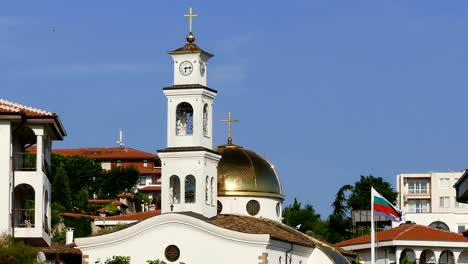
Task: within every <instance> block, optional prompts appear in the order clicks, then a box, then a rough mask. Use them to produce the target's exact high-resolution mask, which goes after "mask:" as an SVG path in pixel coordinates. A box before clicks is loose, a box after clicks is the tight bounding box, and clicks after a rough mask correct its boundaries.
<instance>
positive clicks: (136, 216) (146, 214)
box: [60, 210, 161, 221]
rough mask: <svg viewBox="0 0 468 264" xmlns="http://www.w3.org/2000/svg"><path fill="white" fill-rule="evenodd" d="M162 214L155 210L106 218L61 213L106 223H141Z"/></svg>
mask: <svg viewBox="0 0 468 264" xmlns="http://www.w3.org/2000/svg"><path fill="white" fill-rule="evenodd" d="M160 214H161V210H153V211H146V212H139V213H133V214H121V215H114V216H106V217H100V216H97V215H85V214H75V213H61V214H60V215H61V216H65V217H72V218H81V217H84V218H89V219H93V220H98V221H102V220H106V221H118V220H122V221H129V220H136V221H141V220H145V219H147V218H150V217H153V216H157V215H160Z"/></svg>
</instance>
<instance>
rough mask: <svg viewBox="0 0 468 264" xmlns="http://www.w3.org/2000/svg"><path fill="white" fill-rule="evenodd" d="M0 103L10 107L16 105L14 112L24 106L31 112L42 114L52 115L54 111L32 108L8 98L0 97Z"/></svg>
mask: <svg viewBox="0 0 468 264" xmlns="http://www.w3.org/2000/svg"><path fill="white" fill-rule="evenodd" d="M0 103H3V104H6V105H9V106H10V107H16V108H18V110H17V111H15V112H19V111H21V109H22V108H24V109H26V110H29V111H31V112H36V113H38V114H43V115H54V113H52V112H49V111H46V110H42V109H39V108H34V107H31V106H26V105H22V104H19V103H15V102H11V101H8V100H5V99H0Z"/></svg>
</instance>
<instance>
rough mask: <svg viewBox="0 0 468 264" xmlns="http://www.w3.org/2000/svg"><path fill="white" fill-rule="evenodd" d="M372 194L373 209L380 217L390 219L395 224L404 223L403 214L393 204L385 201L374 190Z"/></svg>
mask: <svg viewBox="0 0 468 264" xmlns="http://www.w3.org/2000/svg"><path fill="white" fill-rule="evenodd" d="M371 194H372V205H373V206H372V207H373V209H374V212H375V213H376V214H378V215H380V216H383V217H385V218H388V219H390V220H392V221H393V222H403V221H404V220H403V213H402V212H401V211H400V210H398V209H397V208H396V207H395V206H394V205H393V204H391V203H390V202H389V201H387V199H385V198H384V197H383V196H382V195H381V194H380V193H378V192H377V191H376V190H374V188H372V190H371Z"/></svg>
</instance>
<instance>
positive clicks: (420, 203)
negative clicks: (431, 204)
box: [408, 200, 428, 214]
mask: <svg viewBox="0 0 468 264" xmlns="http://www.w3.org/2000/svg"><path fill="white" fill-rule="evenodd" d="M408 206H409V212H410V213H417V214H421V213H427V212H428V210H427V200H409V201H408Z"/></svg>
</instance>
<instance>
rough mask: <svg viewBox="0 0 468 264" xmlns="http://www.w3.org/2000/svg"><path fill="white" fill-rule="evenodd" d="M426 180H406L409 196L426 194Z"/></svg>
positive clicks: (427, 182)
mask: <svg viewBox="0 0 468 264" xmlns="http://www.w3.org/2000/svg"><path fill="white" fill-rule="evenodd" d="M428 184H429V181H428V180H408V193H409V194H427V193H428V192H427V185H428Z"/></svg>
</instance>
